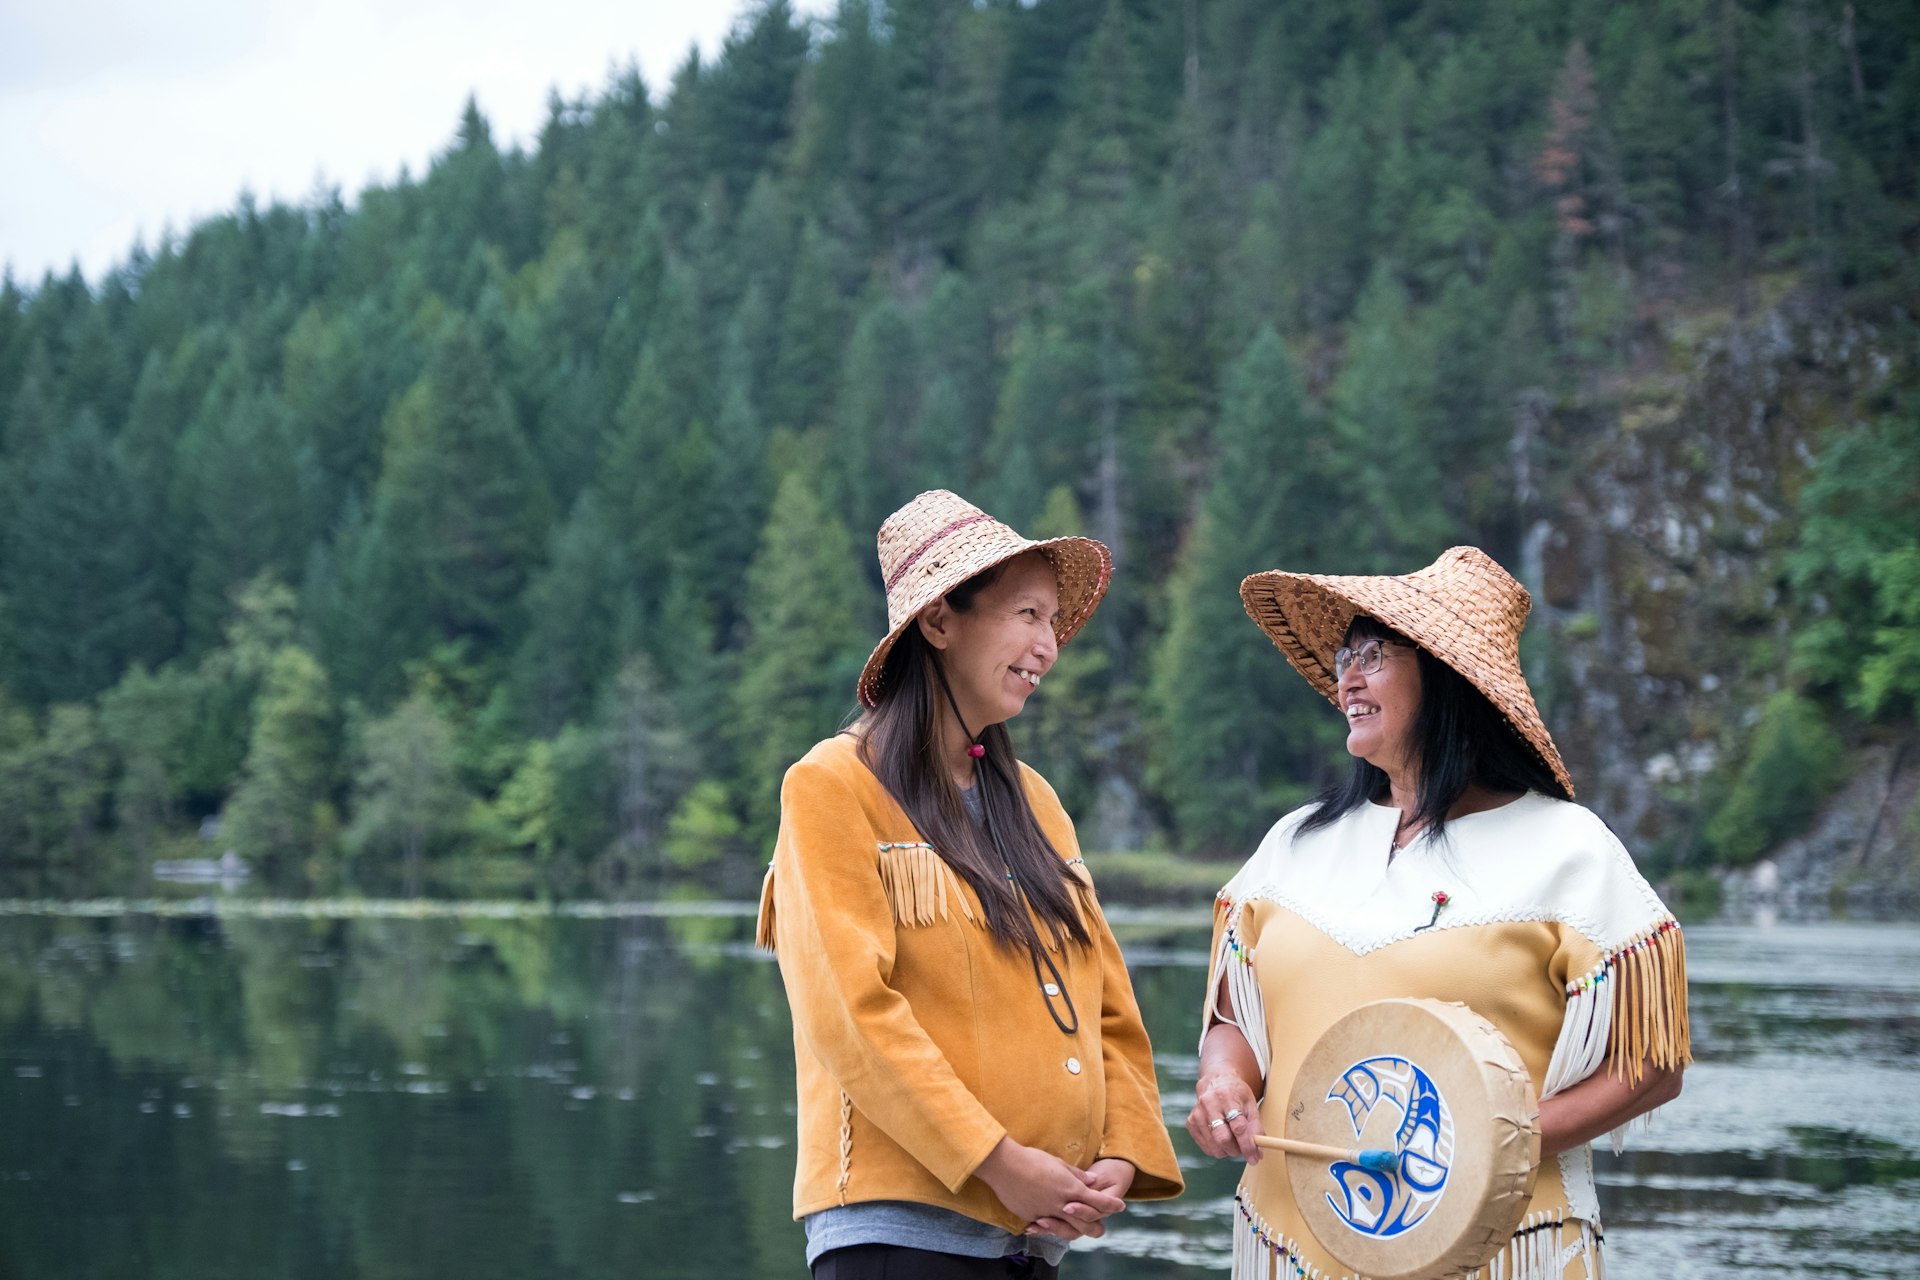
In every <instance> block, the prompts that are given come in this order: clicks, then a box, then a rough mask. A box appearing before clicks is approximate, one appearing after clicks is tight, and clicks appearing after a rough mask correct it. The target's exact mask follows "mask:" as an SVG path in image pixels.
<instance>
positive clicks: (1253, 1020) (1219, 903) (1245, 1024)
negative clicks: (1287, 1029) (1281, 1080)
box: [1200, 886, 1269, 1080]
mask: <svg viewBox="0 0 1920 1280" xmlns="http://www.w3.org/2000/svg"><path fill="white" fill-rule="evenodd" d="M1229 887H1231V886H1229ZM1246 908H1247V904H1246V902H1245V900H1235V899H1234V898H1232V897H1230V896H1229V895H1228V894H1227V893H1226V892H1222V893H1221V894H1220V895H1219V896H1218V897H1216V898H1215V899H1214V900H1213V936H1214V947H1213V965H1212V969H1211V972H1210V973H1209V974H1208V978H1207V1005H1206V1009H1205V1010H1204V1011H1203V1012H1202V1014H1201V1016H1200V1037H1201V1039H1203V1040H1204V1039H1205V1038H1206V1034H1207V1032H1208V1031H1210V1030H1212V1028H1213V1024H1214V1023H1215V1022H1217V1021H1225V1022H1231V1023H1232V1024H1233V1025H1234V1026H1236V1027H1238V1028H1240V1034H1241V1035H1242V1036H1244V1037H1246V1041H1247V1046H1248V1047H1249V1048H1251V1049H1252V1050H1253V1059H1254V1062H1255V1063H1256V1064H1258V1066H1259V1068H1260V1077H1261V1079H1263V1080H1264V1079H1265V1078H1266V1075H1267V1067H1268V1056H1269V1055H1268V1044H1267V1005H1266V1000H1265V999H1264V998H1263V997H1262V996H1261V994H1260V980H1259V978H1258V977H1257V976H1256V975H1255V974H1254V971H1253V942H1252V940H1251V939H1250V938H1249V937H1248V936H1247V929H1248V926H1249V924H1250V923H1251V922H1250V921H1249V920H1248V919H1247V910H1246ZM1223 989H1224V990H1225V992H1226V997H1227V1008H1228V1009H1229V1010H1231V1011H1232V1015H1233V1016H1232V1017H1230V1018H1223V1017H1222V1016H1221V1014H1220V1009H1219V1004H1220V993H1221V991H1222V990H1223Z"/></svg>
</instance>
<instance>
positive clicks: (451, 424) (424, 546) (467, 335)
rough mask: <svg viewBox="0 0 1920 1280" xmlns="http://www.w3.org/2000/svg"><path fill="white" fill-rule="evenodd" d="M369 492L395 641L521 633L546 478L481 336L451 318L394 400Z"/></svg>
mask: <svg viewBox="0 0 1920 1280" xmlns="http://www.w3.org/2000/svg"><path fill="white" fill-rule="evenodd" d="M386 435H387V439H386V449H385V452H384V455H383V459H382V464H381V473H380V483H379V486H378V487H377V488H376V490H375V491H374V500H373V519H372V526H373V534H374V537H375V539H376V542H375V548H376V552H377V559H376V560H375V561H374V563H373V564H372V565H371V566H370V572H371V576H372V581H371V582H370V584H369V587H370V588H371V590H372V592H373V594H374V598H373V600H372V601H371V602H370V603H371V604H372V605H373V607H374V609H375V610H376V611H377V612H375V613H374V614H373V615H372V617H375V618H378V619H380V622H379V623H375V624H373V625H375V626H384V627H385V628H386V629H387V632H388V634H389V635H390V637H391V642H390V651H391V652H394V653H396V654H397V655H398V656H400V657H409V656H418V655H420V654H422V653H424V652H426V650H427V649H428V648H429V647H430V646H432V645H433V644H435V643H438V642H441V641H446V640H459V639H463V638H465V639H470V640H471V641H472V642H473V643H474V644H476V645H477V646H478V647H479V650H480V651H481V652H487V653H491V652H497V647H498V646H499V645H500V644H502V643H503V642H511V640H512V639H513V638H514V637H515V635H516V634H517V632H518V629H519V624H520V618H519V608H520V599H519V597H520V592H521V589H522V588H523V587H524V586H525V584H526V581H527V578H528V576H529V574H530V573H531V571H532V570H533V569H534V567H535V566H536V565H537V564H538V563H539V560H540V551H541V542H542V535H543V532H544V530H545V527H546V522H547V520H548V518H549V517H548V511H549V506H548V496H547V490H546V486H545V484H544V482H543V479H542V477H541V474H540V470H539V468H538V467H537V466H536V465H535V463H534V460H533V457H532V454H531V451H530V450H529V449H528V448H527V443H526V440H525V438H524V437H523V436H522V435H521V433H520V428H519V426H518V424H517V423H515V422H514V420H513V414H512V410H511V408H510V407H509V405H508V404H507V402H506V399H505V397H504V396H502V395H501V393H500V391H499V388H498V386H497V384H496V383H495V382H494V380H493V377H492V375H491V373H490V362H489V361H488V359H487V357H486V353H485V352H484V351H483V349H482V348H481V345H480V342H479V340H478V338H477V337H476V336H475V335H474V333H473V331H472V329H471V328H470V327H469V326H468V325H467V324H465V323H462V322H455V323H454V325H453V326H452V328H451V330H450V332H449V333H448V334H447V335H446V336H445V337H444V338H443V339H442V340H441V342H440V344H439V346H438V349H437V350H436V351H435V353H434V356H433V360H432V362H431V363H430V364H429V365H428V368H427V371H426V373H425V374H423V375H422V376H421V378H420V380H419V381H418V382H416V383H415V384H414V385H413V387H412V388H411V389H409V390H408V391H407V393H406V395H405V396H403V397H402V398H401V400H400V402H399V403H398V404H397V405H396V406H395V408H394V411H393V414H392V416H391V417H390V418H389V419H388V422H387V432H386Z"/></svg>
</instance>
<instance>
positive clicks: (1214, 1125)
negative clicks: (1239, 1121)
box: [1207, 1120, 1226, 1129]
mask: <svg viewBox="0 0 1920 1280" xmlns="http://www.w3.org/2000/svg"><path fill="white" fill-rule="evenodd" d="M1225 1123H1226V1121H1225V1120H1209V1121H1207V1128H1209V1129H1218V1128H1219V1127H1220V1126H1221V1125H1223V1124H1225Z"/></svg>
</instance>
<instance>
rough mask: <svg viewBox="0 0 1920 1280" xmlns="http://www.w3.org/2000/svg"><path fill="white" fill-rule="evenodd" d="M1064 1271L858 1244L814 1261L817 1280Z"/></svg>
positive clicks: (930, 1279) (1016, 1277)
mask: <svg viewBox="0 0 1920 1280" xmlns="http://www.w3.org/2000/svg"><path fill="white" fill-rule="evenodd" d="M1059 1274H1060V1268H1058V1267H1056V1266H1054V1265H1052V1264H1051V1263H1048V1262H1043V1261H1042V1260H1041V1259H1039V1258H1037V1257H1034V1258H1029V1257H1027V1256H1026V1255H1025V1254H1015V1255H1014V1256H1013V1257H1010V1258H967V1257H962V1256H961V1255H960V1254H957V1253H931V1252H929V1251H927V1250H925V1249H908V1248H906V1247H904V1246H902V1245H897V1244H855V1245H848V1246H847V1247H846V1248H844V1249H829V1250H827V1251H826V1252H825V1253H823V1254H821V1255H820V1256H819V1257H818V1258H815V1259H814V1260H813V1280H1056V1277H1058V1276H1059Z"/></svg>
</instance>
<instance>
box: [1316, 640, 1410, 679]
mask: <svg viewBox="0 0 1920 1280" xmlns="http://www.w3.org/2000/svg"><path fill="white" fill-rule="evenodd" d="M1390 644H1392V645H1399V646H1400V647H1401V648H1402V649H1411V648H1413V646H1412V645H1410V644H1406V643H1405V642H1403V641H1400V640H1368V641H1365V642H1364V643H1362V644H1361V646H1360V647H1359V648H1358V649H1349V648H1347V647H1345V646H1344V645H1343V646H1341V647H1340V648H1338V649H1335V650H1334V651H1333V678H1334V679H1335V680H1338V679H1340V678H1341V677H1342V676H1344V675H1346V674H1347V668H1348V667H1357V668H1359V671H1360V674H1361V675H1363V676H1370V675H1372V674H1373V673H1374V672H1376V671H1378V670H1379V669H1380V664H1381V663H1383V662H1385V661H1386V660H1387V651H1386V646H1388V645H1390Z"/></svg>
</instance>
